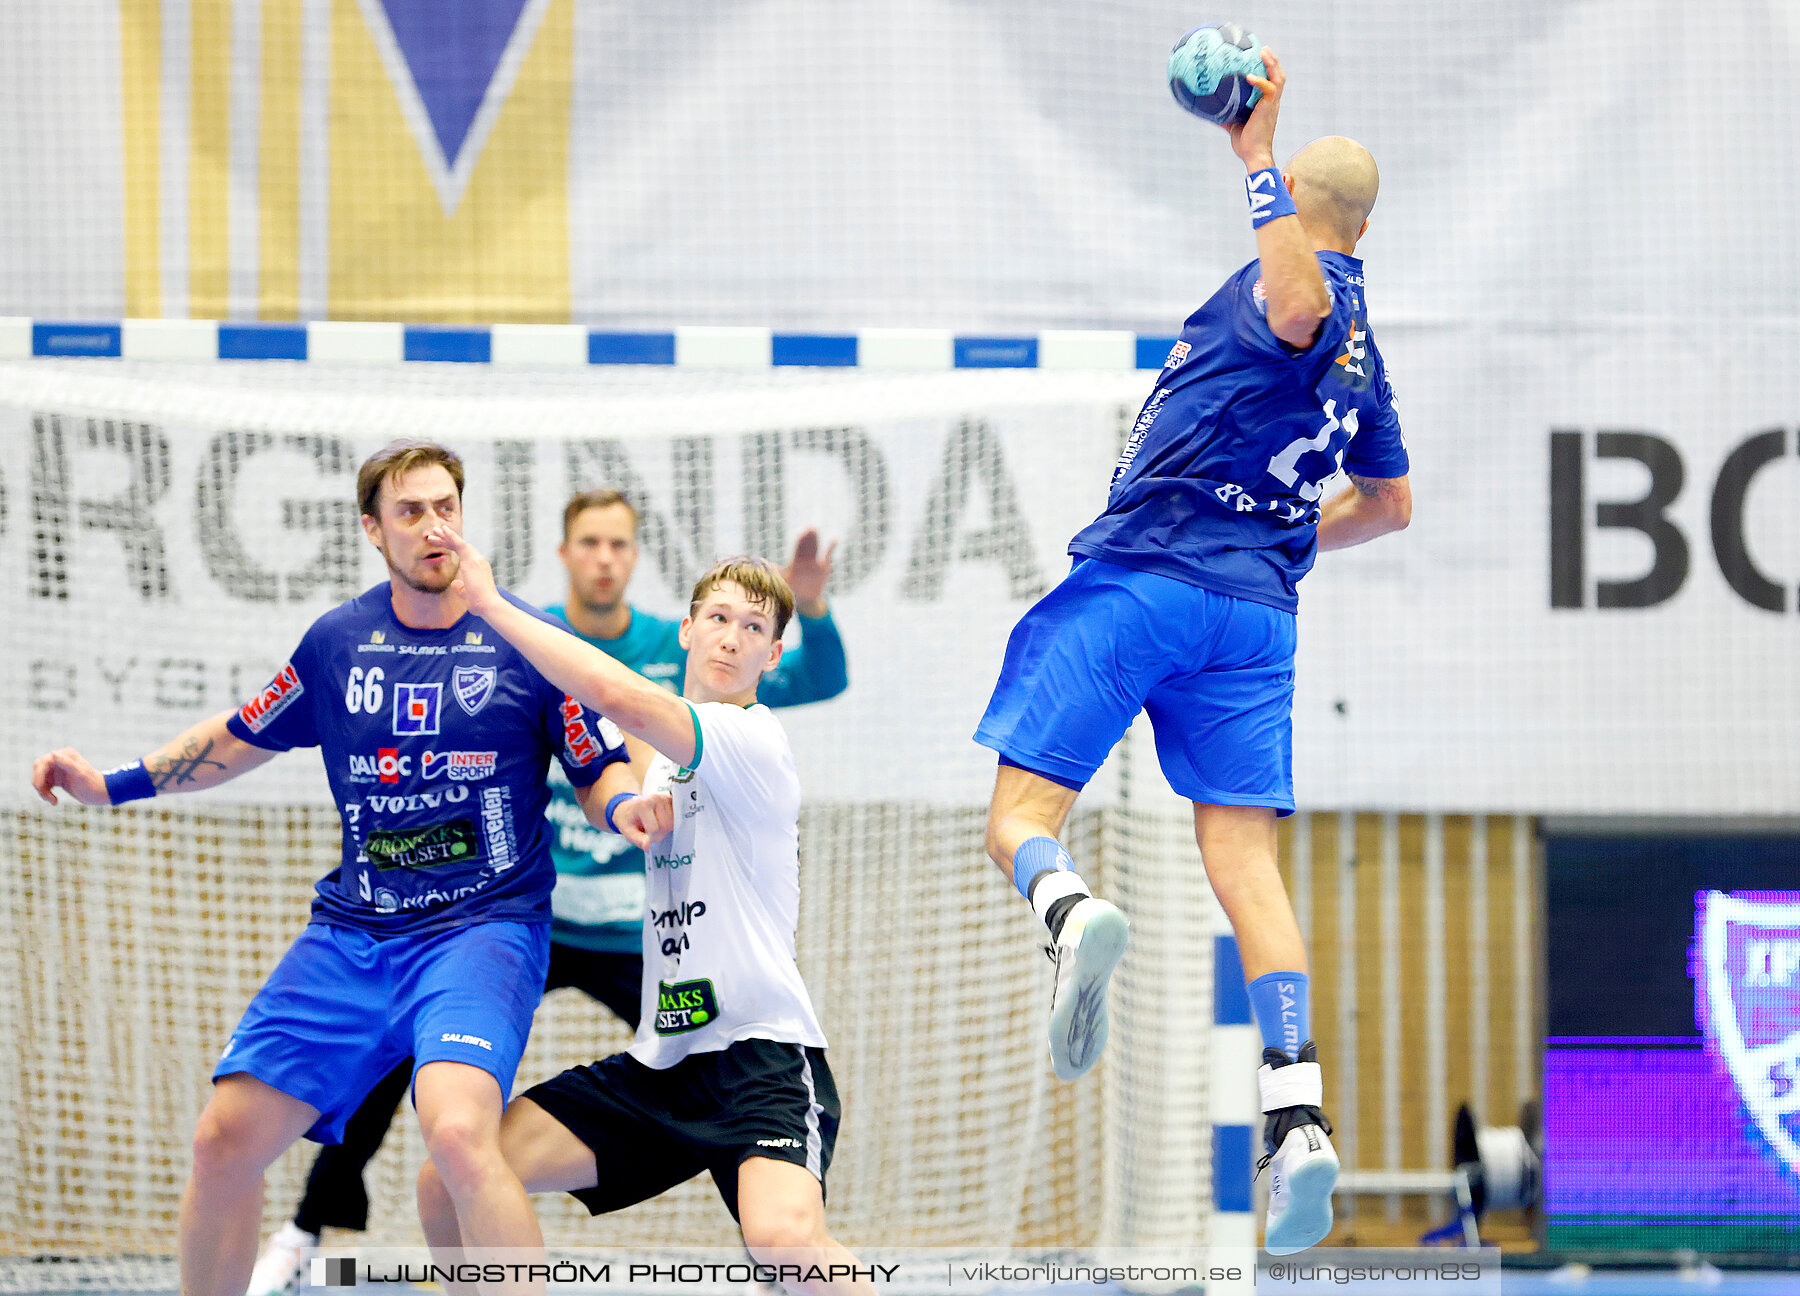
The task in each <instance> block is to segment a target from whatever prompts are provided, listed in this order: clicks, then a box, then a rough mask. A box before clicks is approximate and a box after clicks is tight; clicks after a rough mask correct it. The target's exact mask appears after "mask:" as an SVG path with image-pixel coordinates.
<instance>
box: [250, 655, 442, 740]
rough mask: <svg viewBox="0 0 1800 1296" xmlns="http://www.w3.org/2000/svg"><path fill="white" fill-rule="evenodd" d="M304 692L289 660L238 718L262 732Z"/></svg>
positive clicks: (303, 686) (297, 673) (256, 731)
mask: <svg viewBox="0 0 1800 1296" xmlns="http://www.w3.org/2000/svg"><path fill="white" fill-rule="evenodd" d="M304 692H306V686H305V685H303V684H302V683H301V682H300V672H298V671H296V670H295V669H294V663H293V662H289V663H288V664H287V665H286V666H283V667H282V668H281V670H280V671H279V672H278V673H277V674H276V676H275V678H274V679H272V680H270V681H269V686H268V687H267V688H265V689H264V690H263V691H262V692H261V693H258V694H257V695H256V696H255V697H253V698H251V699H250V700H249V701H248V702H246V703H244V705H243V706H242V707H241V708H240V709H239V710H238V720H239V721H240V722H242V724H243V726H244V728H246V729H248V730H249V731H250V732H251V733H261V732H262V731H263V730H264V729H266V728H267V727H268V726H269V725H270V724H272V723H274V720H275V717H276V716H278V715H280V714H281V713H282V712H283V711H285V710H287V709H288V707H290V706H291V705H293V701H294V699H295V698H297V697H299V696H300V695H301V694H302V693H304ZM432 732H434V733H435V732H436V730H433V731H432Z"/></svg>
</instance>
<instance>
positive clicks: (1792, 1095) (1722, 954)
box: [1696, 891, 1800, 1176]
mask: <svg viewBox="0 0 1800 1296" xmlns="http://www.w3.org/2000/svg"><path fill="white" fill-rule="evenodd" d="M1697 928H1698V930H1697V933H1696V934H1697V937H1698V939H1697V944H1698V945H1699V954H1700V960H1699V962H1700V968H1699V972H1700V977H1699V980H1700V983H1701V984H1700V988H1699V995H1700V1005H1699V1007H1700V1016H1701V1020H1702V1022H1703V1024H1704V1027H1705V1031H1706V1037H1707V1039H1708V1041H1709V1042H1710V1043H1711V1044H1712V1046H1713V1047H1715V1048H1716V1049H1717V1050H1718V1052H1719V1055H1720V1057H1722V1058H1723V1059H1724V1061H1725V1065H1726V1067H1727V1068H1728V1069H1729V1070H1730V1072H1731V1079H1732V1082H1733V1083H1734V1084H1736V1086H1737V1091H1738V1095H1739V1096H1740V1097H1741V1098H1742V1099H1743V1100H1744V1106H1745V1108H1747V1109H1748V1110H1749V1112H1750V1116H1751V1119H1752V1120H1754V1121H1755V1122H1756V1127H1757V1128H1758V1129H1760V1130H1761V1131H1762V1133H1763V1137H1764V1138H1766V1139H1768V1141H1769V1145H1770V1146H1771V1147H1772V1148H1774V1150H1775V1153H1776V1155H1777V1156H1779V1157H1780V1158H1781V1160H1782V1163H1783V1164H1784V1165H1786V1166H1787V1168H1788V1170H1789V1171H1790V1172H1792V1173H1793V1174H1795V1175H1796V1176H1800V892H1791V891H1789V892H1749V893H1742V894H1727V893H1725V892H1722V891H1707V892H1703V893H1702V894H1701V896H1700V912H1699V917H1698V923H1697Z"/></svg>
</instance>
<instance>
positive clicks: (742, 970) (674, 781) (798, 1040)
mask: <svg viewBox="0 0 1800 1296" xmlns="http://www.w3.org/2000/svg"><path fill="white" fill-rule="evenodd" d="M689 707H690V709H691V710H692V712H693V717H694V761H693V765H692V766H691V767H690V768H687V769H683V768H681V767H680V766H678V765H676V764H675V762H674V761H672V760H670V759H669V758H668V757H667V756H660V755H659V756H658V757H657V758H656V759H655V760H654V761H653V762H651V765H650V769H649V771H648V773H647V774H646V775H645V778H644V791H645V792H646V793H650V794H655V793H659V792H667V793H668V794H669V796H670V799H671V801H672V802H673V808H674V823H675V826H674V828H673V829H672V830H671V831H670V833H669V835H668V836H667V837H665V838H663V839H662V840H661V841H659V842H654V843H652V844H651V846H650V848H649V849H648V850H647V851H645V852H644V870H645V880H646V892H647V896H646V899H647V906H646V912H645V914H644V989H643V1007H644V1011H643V1017H642V1019H641V1021H640V1024H639V1026H638V1032H637V1037H636V1038H635V1039H634V1040H633V1041H632V1045H631V1050H630V1051H631V1055H632V1056H633V1057H635V1058H636V1059H637V1060H638V1061H640V1062H642V1063H643V1064H644V1065H645V1066H649V1067H655V1068H657V1069H658V1070H662V1069H665V1068H667V1067H671V1066H674V1065H675V1064H676V1063H677V1062H679V1061H680V1060H681V1059H682V1058H684V1057H687V1056H688V1055H689V1054H691V1053H711V1052H717V1051H718V1050H720V1049H723V1048H725V1047H726V1046H727V1045H730V1044H733V1043H735V1042H736V1041H738V1040H742V1039H770V1040H782V1041H786V1042H788V1043H793V1044H809V1045H812V1046H814V1047H816V1048H823V1047H825V1033H824V1031H822V1030H821V1029H820V1028H819V1019H818V1015H817V1014H816V1013H815V1012H814V1011H813V1006H812V999H811V997H810V996H808V995H807V993H806V985H805V983H804V982H803V981H801V979H800V966H799V964H798V963H797V962H796V961H795V957H794V929H795V926H796V925H797V923H798V921H799V917H800V849H799V847H800V779H799V776H798V775H797V774H796V773H795V772H794V754H793V752H792V750H791V749H790V748H789V747H788V740H787V734H786V732H785V731H784V730H783V729H782V727H781V722H780V721H779V720H777V719H776V718H775V715H774V713H773V712H771V711H770V710H769V708H768V707H766V706H762V705H757V706H751V707H739V706H733V705H732V704H730V703H727V702H702V703H699V704H694V703H690V704H689Z"/></svg>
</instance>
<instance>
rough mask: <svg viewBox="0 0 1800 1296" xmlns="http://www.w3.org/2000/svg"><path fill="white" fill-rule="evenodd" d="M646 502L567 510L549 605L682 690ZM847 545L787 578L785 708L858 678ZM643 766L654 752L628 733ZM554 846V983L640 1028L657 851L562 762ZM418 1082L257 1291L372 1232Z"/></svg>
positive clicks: (318, 1181)
mask: <svg viewBox="0 0 1800 1296" xmlns="http://www.w3.org/2000/svg"><path fill="white" fill-rule="evenodd" d="M637 525H638V516H637V510H636V509H635V508H634V507H632V505H631V502H630V501H629V500H627V499H626V498H625V497H624V496H623V495H621V494H620V493H619V492H618V491H616V490H590V491H582V492H581V493H580V494H578V495H576V496H574V497H573V498H572V499H570V501H569V503H568V505H567V506H566V507H565V508H564V510H563V542H562V545H561V547H560V548H559V549H558V550H557V553H558V555H559V556H560V557H561V558H562V561H563V566H564V567H566V568H567V569H568V572H569V594H568V598H567V599H566V601H564V602H563V603H561V604H556V605H552V606H551V607H549V608H548V609H546V610H547V611H548V612H549V613H550V614H551V615H552V616H555V617H557V618H559V619H561V620H562V622H563V623H564V624H565V625H567V626H568V627H569V628H570V629H571V630H573V631H574V632H575V633H576V634H577V635H579V636H580V637H581V638H583V639H585V640H586V641H587V642H588V643H590V644H592V645H594V647H596V648H598V649H599V650H600V651H601V652H603V653H606V654H607V655H608V656H610V657H612V658H614V659H615V660H617V661H620V662H623V663H624V664H625V665H627V666H629V667H631V668H632V669H633V670H635V671H637V672H638V673H639V674H642V675H645V676H647V677H649V678H650V679H653V680H655V681H656V682H657V683H659V684H661V685H663V686H664V687H665V688H667V689H669V691H670V692H673V693H679V692H680V691H681V683H682V676H683V674H684V673H685V671H686V669H687V654H686V653H685V652H684V651H683V650H682V648H681V645H680V644H679V643H678V642H677V641H676V637H675V635H676V631H677V629H678V628H679V626H680V622H679V621H665V620H663V619H662V618H661V617H654V616H650V615H649V614H647V613H644V612H640V611H638V610H637V609H636V608H633V607H632V606H631V605H630V604H629V603H627V602H626V601H625V590H626V587H627V586H628V585H629V584H630V583H631V575H632V571H633V570H634V569H635V568H636V566H637V560H638V546H637ZM835 548H836V546H835V545H833V546H832V547H831V548H829V549H827V550H825V552H824V553H823V554H821V553H820V552H819V535H818V532H816V531H808V532H806V533H805V534H804V535H802V536H801V537H800V541H799V543H798V544H797V545H796V546H795V548H794V557H793V561H792V562H791V563H790V564H789V565H788V568H787V571H786V572H785V573H783V574H784V575H785V576H786V577H787V581H788V584H789V586H791V587H792V589H793V591H794V604H795V613H796V615H795V617H794V621H795V623H796V624H797V625H798V627H799V630H800V642H799V643H798V644H797V645H795V646H794V647H792V648H790V649H789V650H787V651H786V652H784V653H782V655H781V664H780V665H779V666H778V667H777V668H776V669H775V670H772V671H770V672H769V673H768V674H767V675H765V676H763V680H762V684H761V686H760V687H759V688H758V689H757V694H756V700H757V701H759V702H763V703H766V704H768V705H769V706H772V707H784V706H799V705H801V704H802V703H805V702H823V701H824V700H826V699H827V698H834V697H836V696H837V695H838V694H840V693H842V692H843V691H844V689H845V688H846V687H848V685H849V682H850V680H849V674H848V671H847V669H846V667H845V663H844V643H843V640H842V639H840V638H839V637H838V631H837V626H836V624H835V623H833V621H832V619H831V613H830V612H829V611H828V610H827V608H826V604H825V583H826V581H827V580H828V579H829V578H830V576H831V555H832V551H833V550H834V549H835ZM626 742H627V746H629V747H631V748H632V756H631V759H632V761H633V763H634V764H636V765H637V767H638V769H639V770H640V771H641V770H642V769H643V768H644V767H645V766H647V765H648V764H649V760H650V754H651V753H650V752H649V749H648V748H645V747H643V746H642V744H639V743H637V741H636V740H635V739H632V738H627V740H626ZM546 813H547V815H548V817H549V821H550V827H551V838H550V853H551V858H552V859H553V860H554V861H555V864H556V889H555V891H553V892H552V893H551V896H550V906H551V910H552V914H553V918H552V922H551V926H550V971H549V976H548V978H547V979H546V981H545V985H544V989H545V991H546V992H548V991H550V990H556V989H560V988H561V987H563V986H574V987H576V988H577V989H579V990H581V991H583V992H585V993H586V994H588V995H590V996H592V997H593V998H595V999H597V1000H599V1001H600V1002H601V1003H603V1004H605V1005H606V1006H607V1007H608V1008H609V1009H611V1010H612V1012H613V1014H614V1015H615V1016H617V1017H618V1018H619V1019H620V1020H622V1021H623V1022H625V1023H626V1025H628V1026H631V1027H632V1028H634V1029H635V1028H636V1026H637V1022H638V1013H639V1003H640V1001H639V998H638V988H639V984H640V982H641V981H642V980H643V970H644V958H643V945H642V941H643V921H644V854H643V852H642V851H640V850H639V849H638V848H637V847H635V846H633V845H631V844H630V843H629V842H627V841H626V840H625V839H624V838H623V837H620V836H618V835H616V834H614V833H609V832H607V831H605V830H604V829H600V828H596V827H594V826H593V825H592V824H590V823H589V822H588V821H587V817H586V816H585V815H584V814H583V813H582V811H581V807H580V806H579V805H577V804H576V801H575V793H574V789H573V788H571V787H570V786H569V781H568V779H567V778H565V777H563V775H562V770H561V767H560V766H559V765H557V764H556V762H554V761H552V762H551V770H550V806H549V809H548V811H547V812H546ZM411 1079H412V1059H411V1058H408V1059H407V1060H406V1061H405V1062H403V1063H401V1064H400V1065H399V1066H398V1067H396V1068H395V1069H394V1070H393V1071H392V1072H391V1073H389V1074H388V1076H387V1077H386V1078H384V1079H383V1080H382V1081H381V1082H380V1083H379V1084H378V1085H376V1087H375V1088H374V1089H373V1090H371V1091H370V1093H369V1096H368V1097H367V1098H366V1099H365V1100H364V1101H363V1104H362V1106H361V1107H359V1108H358V1109H357V1111H356V1113H355V1114H354V1115H353V1116H351V1117H350V1119H349V1121H348V1123H347V1124H346V1125H345V1128H344V1141H343V1142H342V1143H337V1144H328V1145H327V1146H325V1147H324V1148H322V1149H321V1150H320V1152H319V1155H318V1158H317V1159H316V1160H315V1161H314V1162H313V1168H312V1173H311V1174H310V1175H309V1176H308V1178H307V1181H306V1192H305V1195H304V1196H303V1197H302V1198H301V1200H300V1206H299V1209H298V1210H297V1211H296V1212H295V1214H294V1218H293V1219H292V1220H291V1221H290V1222H288V1223H287V1224H284V1225H283V1226H282V1227H281V1229H280V1230H278V1231H277V1232H276V1233H275V1234H274V1235H273V1236H271V1237H270V1238H269V1240H268V1242H267V1243H266V1244H265V1245H264V1247H263V1252H262V1255H261V1256H260V1257H258V1259H257V1262H256V1270H255V1272H254V1274H253V1275H252V1276H251V1279H250V1286H249V1290H248V1296H286V1293H289V1292H292V1291H293V1290H295V1288H296V1287H297V1286H298V1284H299V1282H300V1279H301V1278H302V1277H303V1276H304V1275H303V1273H302V1257H303V1253H304V1252H305V1251H306V1250H307V1249H308V1248H310V1247H315V1246H317V1245H318V1242H319V1233H320V1231H321V1230H322V1229H324V1228H326V1227H327V1226H329V1227H332V1228H341V1229H352V1230H355V1231H358V1232H360V1231H362V1230H363V1229H365V1228H366V1227H368V1215H369V1199H368V1195H367V1191H366V1190H365V1188H364V1186H363V1169H364V1167H365V1166H367V1165H368V1163H369V1161H370V1159H371V1158H372V1157H373V1156H374V1155H375V1152H376V1149H377V1148H379V1147H380V1146H381V1141H382V1138H383V1137H384V1136H385V1135H386V1133H387V1129H388V1125H389V1124H390V1123H391V1122H392V1121H393V1118H394V1112H395V1110H396V1109H397V1108H398V1107H399V1105H400V1100H401V1098H403V1097H404V1096H405V1095H406V1089H407V1085H408V1083H409V1082H410V1081H411Z"/></svg>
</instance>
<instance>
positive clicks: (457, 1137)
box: [419, 1115, 500, 1202]
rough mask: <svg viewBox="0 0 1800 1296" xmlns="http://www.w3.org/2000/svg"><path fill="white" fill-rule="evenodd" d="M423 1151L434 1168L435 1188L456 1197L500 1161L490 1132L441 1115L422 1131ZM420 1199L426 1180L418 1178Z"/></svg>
mask: <svg viewBox="0 0 1800 1296" xmlns="http://www.w3.org/2000/svg"><path fill="white" fill-rule="evenodd" d="M425 1150H426V1151H427V1152H429V1153H430V1155H431V1166H428V1167H427V1169H428V1170H429V1169H431V1168H432V1167H435V1168H436V1174H435V1179H436V1180H437V1183H438V1186H439V1187H440V1188H441V1189H442V1190H443V1191H444V1192H445V1193H446V1194H447V1195H449V1196H451V1197H455V1196H456V1195H458V1194H459V1193H461V1192H463V1191H464V1190H465V1189H466V1188H468V1187H469V1186H470V1185H472V1184H474V1183H476V1182H477V1181H479V1180H480V1179H481V1177H482V1176H483V1175H484V1174H486V1173H487V1172H488V1171H489V1170H490V1169H491V1168H492V1167H493V1166H494V1165H495V1164H496V1163H498V1162H499V1160H500V1143H499V1139H498V1137H497V1136H496V1135H495V1133H494V1131H492V1130H491V1129H486V1128H484V1127H483V1125H482V1123H480V1122H477V1121H472V1120H468V1119H465V1118H464V1117H462V1116H455V1115H453V1116H443V1117H440V1118H439V1119H438V1120H436V1121H434V1122H433V1123H432V1126H431V1128H430V1129H429V1130H427V1131H425ZM419 1191H420V1194H421V1196H420V1200H421V1202H422V1201H423V1200H424V1197H423V1193H424V1191H425V1177H424V1175H423V1174H421V1175H420V1177H419Z"/></svg>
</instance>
